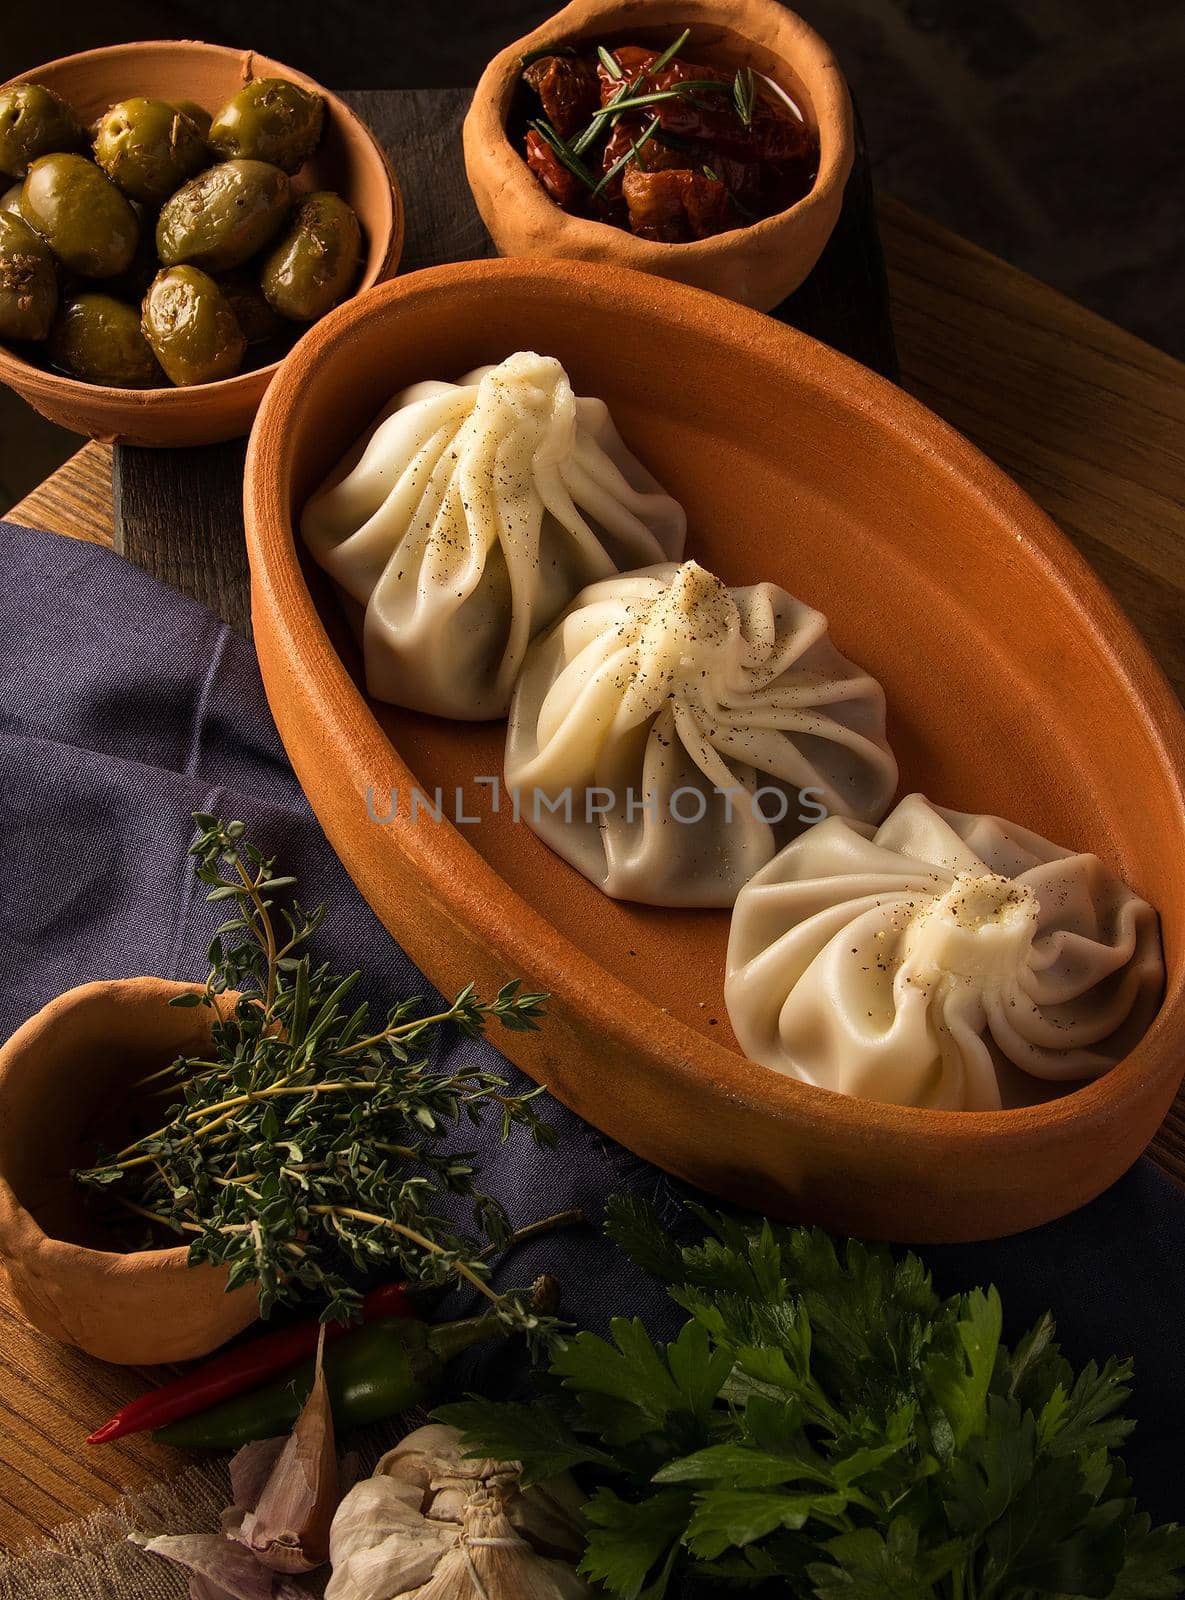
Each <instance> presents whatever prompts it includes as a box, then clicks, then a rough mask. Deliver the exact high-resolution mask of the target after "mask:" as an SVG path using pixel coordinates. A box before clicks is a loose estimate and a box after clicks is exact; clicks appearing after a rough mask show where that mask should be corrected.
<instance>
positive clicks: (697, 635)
mask: <svg viewBox="0 0 1185 1600" xmlns="http://www.w3.org/2000/svg"><path fill="white" fill-rule="evenodd" d="M506 781H507V785H508V787H509V788H510V790H511V791H512V792H513V794H514V804H515V809H516V814H517V816H518V817H519V819H520V820H521V821H524V822H526V823H527V824H528V825H529V826H530V827H532V828H534V830H535V831H536V832H537V833H538V834H539V836H540V837H541V838H542V839H544V840H545V841H546V842H547V843H548V844H549V845H550V846H551V847H552V849H553V850H555V851H557V852H558V853H559V854H560V855H562V856H563V857H564V858H565V859H566V860H568V861H570V862H571V863H572V865H573V866H574V867H577V868H578V869H579V870H580V871H581V872H583V873H584V875H585V877H586V878H590V879H591V880H592V881H593V882H594V883H595V884H598V885H599V886H600V887H601V888H602V889H604V891H605V893H606V894H610V895H614V896H616V897H617V898H620V899H623V900H641V901H645V902H647V903H649V904H651V905H663V906H729V905H731V904H732V902H733V901H734V900H735V898H736V894H737V890H738V889H739V888H740V887H741V885H742V884H743V883H744V882H745V880H746V879H747V878H750V877H751V876H752V875H753V873H754V872H756V870H757V868H758V867H760V866H762V865H763V863H765V862H766V861H768V860H769V859H770V857H771V856H772V855H773V854H774V852H775V851H776V850H777V849H778V847H779V845H780V844H783V843H785V841H786V840H787V839H789V838H791V837H793V835H794V834H796V833H798V832H799V831H800V829H801V828H802V827H803V826H804V824H805V823H806V822H808V821H814V820H817V819H818V818H819V817H821V816H824V815H826V814H827V813H830V812H837V813H839V814H840V815H841V816H854V817H862V818H880V817H882V816H883V815H884V813H885V809H886V807H887V806H888V804H889V802H890V800H891V799H892V796H893V791H894V789H895V788H896V786H897V764H896V762H895V761H894V759H893V756H892V754H891V753H890V750H889V747H888V745H887V744H886V743H885V697H884V694H883V692H882V690H881V687H880V685H879V684H878V683H877V682H876V681H875V679H873V678H870V677H869V676H868V674H867V673H865V672H862V671H861V670H860V668H859V667H856V666H853V665H852V663H851V662H850V661H848V660H846V659H845V658H844V657H843V656H841V655H840V653H839V651H838V650H836V648H835V646H834V645H833V644H832V643H831V641H830V639H829V638H828V636H827V619H826V618H825V617H823V616H821V615H820V614H819V612H817V611H812V610H811V609H810V607H809V606H805V605H803V604H802V602H801V601H799V600H795V599H792V598H791V596H790V595H788V594H787V593H786V591H785V590H784V589H779V588H778V587H777V585H776V584H772V583H761V584H756V585H755V586H754V587H752V588H745V589H729V588H726V587H725V585H724V584H723V583H721V581H720V580H719V578H714V577H713V576H712V574H711V573H710V572H705V571H704V569H703V567H700V566H697V564H696V563H695V562H694V561H688V562H686V563H685V564H684V565H682V566H678V565H676V564H674V563H668V564H665V565H662V566H655V567H650V568H647V569H646V570H645V571H642V572H626V573H621V574H620V575H619V576H617V577H615V578H609V579H607V580H606V581H605V582H604V583H597V584H593V585H592V586H591V587H590V588H588V589H585V590H584V591H583V592H582V593H581V594H579V595H577V597H576V599H575V600H574V601H573V603H572V605H571V606H570V607H569V609H568V611H567V612H565V614H564V616H563V617H562V618H561V619H560V620H559V621H558V622H557V623H556V625H555V627H554V628H553V629H552V630H551V631H550V633H548V634H547V635H546V636H545V637H544V638H542V639H540V640H539V641H538V642H537V643H536V644H535V645H534V646H533V647H532V648H531V650H530V651H529V652H528V655H527V662H526V665H525V667H524V669H523V673H522V676H521V677H520V679H519V682H518V686H517V688H516V690H515V696H514V701H513V703H512V706H511V711H510V727H509V730H508V736H507V743H506Z"/></svg>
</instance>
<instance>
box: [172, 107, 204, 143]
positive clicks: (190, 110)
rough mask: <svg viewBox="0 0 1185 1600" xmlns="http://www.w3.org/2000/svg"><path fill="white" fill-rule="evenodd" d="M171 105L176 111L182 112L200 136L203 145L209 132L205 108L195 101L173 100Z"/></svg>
mask: <svg viewBox="0 0 1185 1600" xmlns="http://www.w3.org/2000/svg"><path fill="white" fill-rule="evenodd" d="M173 104H174V105H175V106H176V108H177V110H178V111H184V113H185V115H186V116H187V117H188V118H189V120H190V121H191V122H192V123H193V125H194V127H195V128H196V129H197V131H198V132H199V133H200V134H201V136H202V142H203V144H204V143H205V140H206V135H207V134H208V133H209V131H210V113H209V112H208V111H207V110H206V108H205V106H199V105H198V103H197V101H196V100H174V101H173Z"/></svg>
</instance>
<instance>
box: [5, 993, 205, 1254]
mask: <svg viewBox="0 0 1185 1600" xmlns="http://www.w3.org/2000/svg"><path fill="white" fill-rule="evenodd" d="M198 987H199V985H197V984H193V983H172V982H170V981H168V980H167V979H165V978H99V979H96V980H95V981H94V982H92V983H82V984H79V985H78V986H77V987H76V988H73V989H66V990H63V992H62V993H61V994H59V995H56V996H55V997H54V998H53V999H52V1000H50V1001H47V1002H46V1004H45V1005H44V1006H42V1008H41V1010H40V1011H36V1012H34V1014H33V1015H32V1016H31V1017H29V1018H28V1019H27V1020H26V1021H25V1022H23V1023H22V1024H21V1026H20V1027H19V1028H18V1029H17V1030H16V1032H15V1033H13V1034H12V1035H11V1036H10V1037H9V1039H8V1040H6V1042H5V1043H4V1044H3V1046H0V1064H2V1063H3V1062H4V1061H7V1060H9V1059H12V1060H15V1059H16V1058H17V1057H18V1056H20V1055H22V1054H23V1053H24V1052H25V1051H26V1050H27V1049H28V1048H29V1046H30V1043H34V1042H36V1040H37V1039H38V1038H39V1036H40V1034H41V1033H42V1031H43V1030H44V1029H45V1028H46V1026H47V1025H52V1023H53V1021H54V1020H55V1019H56V1018H57V1017H58V1016H59V1015H61V1014H62V1013H63V1012H65V1011H71V1010H78V1009H80V1008H82V1009H85V1008H86V1007H88V1006H90V1005H91V1004H92V1003H93V1002H95V1001H97V1000H101V999H102V998H104V997H105V996H106V995H108V994H110V993H113V992H119V991H127V992H129V993H133V994H136V993H139V992H141V991H145V992H147V991H148V990H149V989H151V990H153V991H159V992H160V993H162V994H166V993H167V994H168V995H169V997H170V998H171V997H172V996H173V995H177V994H189V993H192V992H193V990H195V989H196V988H198ZM0 1208H2V1209H3V1210H4V1212H5V1213H6V1214H7V1216H6V1225H7V1226H8V1227H9V1228H12V1227H14V1226H16V1227H19V1230H20V1233H21V1238H22V1243H23V1245H24V1247H25V1248H26V1249H28V1248H33V1247H36V1248H37V1249H38V1250H39V1251H41V1252H43V1253H44V1254H45V1256H46V1257H47V1259H49V1260H55V1259H57V1260H61V1259H63V1258H67V1257H68V1258H70V1259H71V1260H75V1261H92V1260H93V1261H111V1260H120V1259H126V1260H129V1261H135V1262H137V1263H140V1262H142V1263H143V1264H144V1266H145V1268H148V1267H153V1268H155V1269H158V1270H159V1269H161V1268H167V1269H168V1270H169V1271H170V1272H172V1271H178V1270H184V1271H188V1257H189V1250H188V1247H187V1246H186V1245H183V1244H181V1245H169V1246H168V1247H167V1248H166V1249H162V1250H137V1251H132V1252H129V1251H126V1250H98V1249H96V1248H95V1247H94V1246H93V1245H85V1244H75V1243H74V1242H73V1241H72V1240H70V1239H59V1238H58V1237H57V1236H56V1235H55V1234H51V1233H46V1231H45V1229H44V1228H43V1227H42V1226H41V1224H40V1223H39V1222H38V1221H37V1219H36V1217H35V1216H34V1215H33V1214H32V1212H31V1211H28V1210H26V1208H25V1207H24V1206H23V1205H22V1204H21V1202H20V1200H19V1199H18V1198H17V1196H16V1194H15V1193H14V1192H13V1191H12V1190H11V1189H10V1188H9V1187H8V1184H7V1181H6V1180H5V1182H4V1187H3V1189H0ZM0 1259H2V1257H0Z"/></svg>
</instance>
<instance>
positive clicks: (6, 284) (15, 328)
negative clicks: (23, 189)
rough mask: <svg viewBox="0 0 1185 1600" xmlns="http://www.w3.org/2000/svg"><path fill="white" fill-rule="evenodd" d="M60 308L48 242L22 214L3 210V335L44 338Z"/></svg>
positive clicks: (0, 270)
mask: <svg viewBox="0 0 1185 1600" xmlns="http://www.w3.org/2000/svg"><path fill="white" fill-rule="evenodd" d="M57 308H58V274H57V269H56V268H55V266H54V259H53V254H52V252H51V251H50V248H49V246H48V245H47V244H46V242H45V240H44V239H42V238H41V236H40V234H36V233H34V232H33V230H32V228H30V226H29V224H28V223H27V222H25V220H24V219H23V218H22V217H14V216H13V215H12V213H11V212H10V211H0V339H44V338H45V336H46V334H47V333H48V332H49V328H50V324H51V323H52V322H53V317H54V312H55V311H56V310H57Z"/></svg>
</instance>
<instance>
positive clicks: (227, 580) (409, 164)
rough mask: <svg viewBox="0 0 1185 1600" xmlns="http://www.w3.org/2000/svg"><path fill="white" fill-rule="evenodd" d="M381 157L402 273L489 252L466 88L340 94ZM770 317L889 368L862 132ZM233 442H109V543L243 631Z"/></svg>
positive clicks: (243, 565) (239, 464)
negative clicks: (831, 226)
mask: <svg viewBox="0 0 1185 1600" xmlns="http://www.w3.org/2000/svg"><path fill="white" fill-rule="evenodd" d="M343 98H345V99H346V100H348V101H349V102H350V104H351V105H352V106H353V107H354V109H355V110H356V111H357V112H358V113H359V115H360V116H362V117H363V118H364V119H365V121H366V122H367V123H368V124H369V126H370V127H371V128H372V129H373V130H374V133H375V135H376V136H377V138H378V139H379V141H380V143H382V144H383V145H384V146H385V148H386V149H387V150H388V152H389V153H390V156H391V160H392V163H393V165H394V167H395V170H396V172H397V173H398V175H399V181H400V183H401V185H402V186H403V191H404V199H405V202H406V207H407V236H406V239H405V243H404V253H403V261H402V263H401V265H400V271H401V272H414V271H415V270H416V269H417V268H420V267H429V266H436V265H439V264H440V263H441V262H444V261H468V260H474V259H476V258H479V257H482V256H488V255H492V254H493V247H492V245H491V243H490V240H489V237H488V235H487V234H486V231H485V229H484V228H483V226H482V224H481V219H480V218H479V217H478V215H477V211H476V209H475V208H474V205H473V200H472V197H471V195H470V193H469V185H468V183H467V182H466V180H465V168H464V162H463V160H462V156H461V121H462V119H463V117H464V115H465V109H466V107H467V105H468V103H469V91H468V90H467V89H410V90H365V89H363V90H356V91H352V92H349V93H346V94H345V95H344V96H343ZM774 315H775V316H778V317H780V318H782V320H784V321H786V322H789V323H791V324H793V325H794V326H795V327H799V328H802V329H803V330H804V331H805V332H807V333H810V334H812V335H814V337H815V338H818V339H822V340H823V341H824V342H825V343H827V344H830V345H833V346H834V347H835V348H836V349H837V350H842V351H844V352H845V353H846V354H848V355H852V356H854V357H855V358H856V359H857V360H858V361H862V362H864V364H865V365H867V366H870V367H874V368H875V369H876V370H877V371H879V372H882V373H884V374H885V375H886V376H888V377H894V378H895V377H896V374H897V358H896V352H895V349H894V345H893V333H892V326H891V323H890V320H889V301H888V290H887V287H886V282H885V267H884V259H883V257H882V255H881V247H880V240H879V238H878V235H877V230H876V212H875V208H874V205H873V197H872V181H871V178H870V176H869V171H868V163H867V160H866V159H865V155H864V150H863V139H862V138H861V147H860V153H859V156H858V159H857V162H856V166H855V168H854V170H853V173H852V177H851V179H850V181H849V183H848V188H847V193H846V195H845V197H844V208H843V213H842V215H841V217H840V221H839V224H838V226H837V227H836V230H835V232H834V234H833V235H832V237H831V239H830V241H829V242H828V245H827V248H826V250H825V251H824V252H823V256H822V258H821V259H820V261H819V264H818V266H817V267H816V268H815V270H814V272H813V273H812V274H811V276H810V277H809V278H808V280H807V281H806V283H804V284H803V286H802V288H801V289H799V290H798V291H797V292H796V293H795V294H793V295H791V297H790V298H789V299H788V300H787V301H786V302H785V303H784V304H783V305H782V306H780V307H779V308H778V309H777V311H776V312H775V313H774ZM243 453H244V446H243V444H242V442H241V441H239V442H236V443H233V444H227V445H210V446H206V447H204V448H202V449H198V450H136V449H132V448H130V447H127V446H117V447H116V450H115V464H114V488H115V545H116V549H117V550H120V551H121V552H122V553H123V554H124V555H125V556H127V557H128V558H129V559H130V560H132V561H135V562H136V563H137V564H138V565H139V566H142V567H144V568H146V569H147V571H149V572H151V573H153V574H154V575H155V576H156V577H158V578H160V579H161V580H162V581H163V582H165V583H168V584H171V585H172V586H173V588H175V589H180V590H182V591H183V592H184V593H186V594H189V595H192V596H193V597H194V598H195V599H198V600H201V601H203V602H204V603H205V604H206V605H208V606H210V607H211V609H212V610H214V611H216V612H217V613H218V614H219V616H221V617H223V618H225V620H226V621H227V622H228V623H230V625H231V627H232V628H234V629H235V630H236V631H237V632H239V633H242V634H244V635H248V636H249V635H250V630H251V622H250V602H249V598H248V573H247V562H246V556H245V553H244V547H243V524H242V509H241V497H242V479H243Z"/></svg>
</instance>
